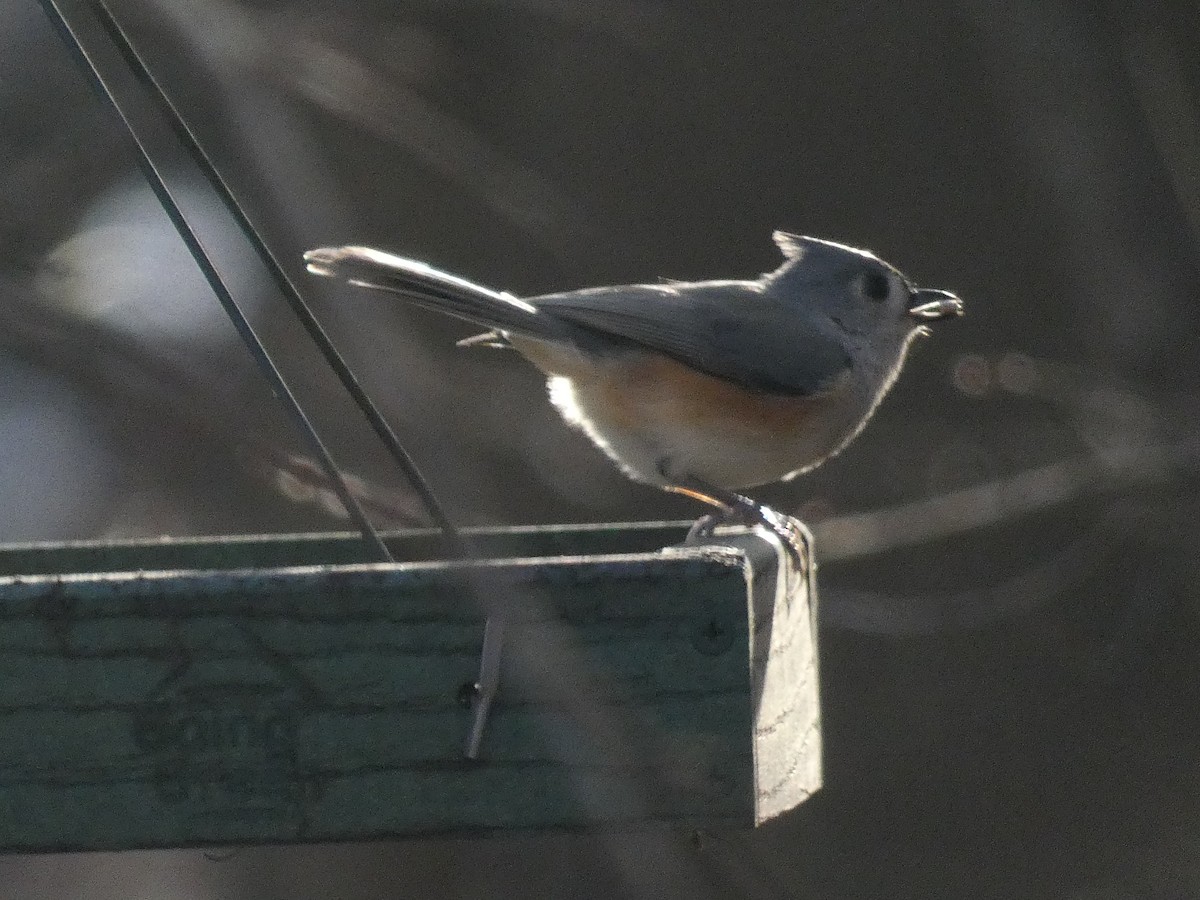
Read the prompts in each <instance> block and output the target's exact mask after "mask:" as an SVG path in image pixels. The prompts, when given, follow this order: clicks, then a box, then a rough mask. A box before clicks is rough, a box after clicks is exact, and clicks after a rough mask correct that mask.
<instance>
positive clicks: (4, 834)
mask: <svg viewBox="0 0 1200 900" xmlns="http://www.w3.org/2000/svg"><path fill="white" fill-rule="evenodd" d="M655 534H656V535H657V534H659V532H655ZM594 537H595V535H591V536H590V537H589V535H588V534H586V533H585V534H583V536H582V537H579V538H573V537H572V536H570V535H566V536H560V539H559V544H560V545H561V546H564V547H567V548H571V547H576V548H582V547H584V546H587V545H589V543H590V542H591V541H592V540H593V539H594ZM630 538H631V541H632V543H633V544H634V545H636V544H637V543H638V540H639V537H638V535H635V534H631V535H630ZM423 539H424V538H423V537H420V536H417V537H416V538H414V540H423ZM642 539H643V540H644V536H643V538H642ZM274 540H277V541H278V540H279V539H274ZM329 540H333V541H336V540H339V539H337V538H332V537H331V538H329ZM394 540H395V541H397V542H398V543H400V544H403V543H404V541H405V540H406V538H405V537H404V536H398V537H396V538H394ZM748 540H750V541H753V542H757V543H760V544H761V543H763V542H762V541H759V540H758V539H756V538H750V539H748ZM506 541H507V542H508V544H509V545H511V544H513V543H516V544H517V545H520V544H521V543H522V538H521V536H517V537H515V538H514V537H513V536H511V535H510V536H508V538H506ZM187 543H188V542H181V543H180V544H176V545H175V546H173V547H172V548H170V550H169V552H168V553H167V554H165V555H166V556H169V557H171V558H172V559H173V561H174V562H175V563H176V564H177V565H180V564H186V562H187V557H188V548H187V547H186V546H183V545H184V544H187ZM192 543H193V545H195V542H192ZM268 543H269V542H268ZM531 543H536V542H531ZM252 544H253V542H252V541H251V542H246V545H245V546H243V547H241V548H240V552H239V554H238V555H239V558H240V559H242V560H243V563H244V561H245V560H246V559H247V558H249V557H252V556H253V552H252V550H253V547H252ZM157 546H158V547H160V548H161V546H162V545H161V544H158V545H157ZM118 549H119V552H118V553H117V554H116V557H115V558H117V559H120V560H121V562H123V563H126V564H128V563H130V562H131V561H135V560H136V561H139V562H142V563H143V564H144V566H143V570H140V571H113V572H103V571H100V572H92V573H89V574H75V575H72V574H42V575H38V574H27V575H21V576H9V577H4V578H0V848H2V849H7V850H34V849H44V850H65V849H121V848H130V847H145V846H191V845H202V844H212V843H217V844H230V843H247V842H253V843H258V842H287V841H316V840H345V839H356V838H359V839H361V838H371V837H395V836H404V835H418V834H422V835H427V834H436V833H446V834H462V833H478V832H486V831H494V830H501V829H513V828H518V829H533V828H612V827H620V828H626V827H637V826H640V825H644V824H646V823H650V822H663V821H667V822H678V823H693V822H695V823H702V822H704V823H724V824H741V825H751V824H753V823H754V822H755V821H757V820H761V819H762V818H764V817H765V816H764V815H762V813H761V808H762V805H763V804H762V793H763V784H765V783H760V785H759V787H758V789H757V794H758V797H759V799H758V800H756V788H755V777H756V774H755V773H756V763H755V760H756V758H758V757H761V755H762V754H761V752H760V751H756V750H755V744H756V742H757V743H758V744H762V742H763V740H764V734H763V732H762V710H763V709H765V708H766V703H765V702H763V701H761V700H760V702H759V707H760V710H759V713H758V720H759V725H758V727H757V735H756V726H755V725H754V722H755V716H756V713H755V709H754V702H755V701H754V697H755V696H757V695H761V694H762V691H761V690H760V688H759V687H757V685H758V684H759V683H760V682H761V680H762V679H761V676H760V675H757V674H756V675H754V676H753V677H752V676H751V644H752V641H751V637H750V631H749V618H750V617H749V615H748V604H747V577H748V575H750V576H752V577H753V578H755V579H757V578H758V577H759V576H758V574H757V572H756V570H755V569H754V565H755V564H754V563H753V562H750V561H748V560H749V559H750V557H751V555H752V554H750V553H749V552H748V551H746V550H740V551H737V552H734V551H721V550H703V549H701V550H688V551H685V552H683V553H682V554H681V553H678V552H674V551H672V552H670V553H665V554H664V553H640V554H624V555H605V556H590V557H586V558H584V557H578V556H563V557H543V558H515V559H505V560H495V561H487V562H483V563H478V564H470V565H463V564H449V563H440V562H421V563H399V564H391V565H381V564H343V565H336V566H331V565H309V566H302V565H292V566H283V567H276V568H266V569H261V568H260V569H233V570H217V569H209V570H200V569H188V568H186V567H185V568H179V569H175V570H172V571H153V570H151V568H150V567H151V566H152V563H153V559H154V557H155V550H154V548H153V547H144V546H143V547H141V548H140V549H139V548H138V547H137V546H135V545H126V546H124V547H123V548H118ZM268 549H270V548H268ZM309 549H311V547H310V548H309ZM79 550H80V548H78V547H75V548H72V549H71V550H70V551H69V552H71V553H74V554H76V556H77V555H78V553H79ZM4 552H5V551H0V556H3V554H4ZM21 552H26V551H21ZM87 552H88V553H92V554H93V555H95V554H97V553H98V552H99V551H98V550H96V549H95V548H91V549H90V550H88V551H87ZM196 552H197V554H198V556H197V557H196V558H197V559H199V558H200V557H203V556H204V554H206V553H208V554H210V555H211V552H212V548H211V547H208V548H204V547H200V548H199V549H198V550H197V551H196ZM293 552H296V551H295V550H294V549H293ZM139 554H141V557H140V558H139ZM271 554H274V557H275V558H276V559H278V558H279V556H280V552H279V547H278V546H275V547H274V549H271V552H270V553H268V554H267V555H268V556H270V555H271ZM28 559H29V557H28V556H26V561H28ZM42 562H43V563H46V565H45V567H44V568H45V569H46V570H48V571H51V572H53V571H55V567H56V561H55V560H54V559H53V549H52V548H44V549H43V556H42ZM61 562H62V561H61V560H59V561H57V564H58V565H61ZM210 564H211V563H201V565H210ZM468 582H469V583H470V584H471V585H473V586H474V589H475V590H476V591H478V590H480V589H487V590H490V591H493V592H494V594H493V599H495V598H500V599H501V602H503V603H504V604H505V605H506V606H508V608H509V610H510V615H511V622H512V624H511V625H510V628H509V632H508V634H509V638H508V641H507V643H506V646H505V670H504V675H503V680H502V689H501V695H500V698H499V703H498V705H497V706H496V707H495V710H494V712H493V715H492V718H491V720H490V722H489V726H488V730H487V734H486V736H485V742H484V751H483V757H484V758H483V759H482V760H481V761H480V762H478V763H468V762H467V761H465V760H463V759H462V757H461V752H462V746H463V739H464V737H465V734H466V732H467V728H468V725H469V711H468V710H467V708H466V707H465V706H463V705H462V704H461V702H460V700H461V698H460V696H459V692H460V688H461V687H462V686H463V685H464V684H465V683H469V682H470V681H471V680H472V679H473V678H474V676H475V673H476V670H477V664H478V654H479V649H480V639H481V611H480V610H479V609H478V607H477V605H476V604H475V602H473V601H470V600H468V599H467V597H468V596H469V592H468V591H466V590H464V585H465V584H467V583H468ZM804 605H805V606H806V605H807V604H806V602H805V604H804ZM789 608H790V607H789ZM763 615H764V613H761V612H760V613H758V616H759V618H760V619H761V617H762V616H763ZM785 618H787V617H786V616H785ZM792 618H795V615H794V613H793V616H792ZM780 630H781V629H780V628H779V627H776V628H775V629H774V630H773V633H776V632H780ZM760 643H761V641H760ZM793 650H794V647H793V648H789V649H788V652H793ZM760 655H761V654H760ZM761 666H762V664H761V661H760V664H759V668H761ZM767 671H768V672H769V671H771V670H770V668H769V666H768V669H767ZM768 680H769V679H768ZM805 709H806V710H807V707H805ZM809 712H811V711H809ZM772 715H775V713H772ZM795 715H796V713H795V711H794V710H790V711H789V710H785V711H784V718H785V719H787V720H788V721H789V722H791V720H792V719H793V718H795ZM789 727H790V726H789ZM777 732H778V728H773V729H771V730H770V731H769V734H767V736H766V737H767V739H768V740H776V741H777V742H778V740H777V738H775V737H774V735H776V733H777ZM812 748H813V745H812V744H811V742H810V743H808V744H806V745H802V749H803V753H805V754H810V753H811V752H812ZM772 752H774V751H772ZM817 758H818V760H819V755H818V757H817ZM811 765H812V763H811V760H810V759H809V758H808V757H807V756H806V757H805V761H804V763H803V765H802V766H801V768H802V769H804V771H808V768H810V767H811ZM757 769H758V770H759V778H760V781H761V778H762V773H763V767H762V765H761V764H758V765H757ZM771 777H772V778H775V779H776V780H778V776H777V774H776V775H771ZM794 780H795V779H794V778H791V779H790V780H789V778H788V777H783V779H782V781H783V783H785V784H791V783H792V781H794ZM772 790H774V788H772ZM783 794H786V795H787V796H788V797H793V796H795V795H794V794H793V793H788V792H787V791H784V792H783ZM783 794H780V796H782V795H783ZM776 805H777V806H779V804H776ZM780 808H782V807H781V806H780Z"/></svg>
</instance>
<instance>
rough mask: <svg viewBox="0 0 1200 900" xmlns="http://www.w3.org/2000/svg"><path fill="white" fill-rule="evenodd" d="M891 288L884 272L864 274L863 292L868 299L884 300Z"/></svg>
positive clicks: (869, 271)
mask: <svg viewBox="0 0 1200 900" xmlns="http://www.w3.org/2000/svg"><path fill="white" fill-rule="evenodd" d="M890 288H891V284H889V282H888V277H887V276H886V275H884V274H883V273H882V272H880V271H878V270H873V269H872V270H868V271H866V272H863V276H862V292H863V295H864V296H865V297H867V298H868V299H871V300H883V299H884V298H886V297H887V295H888V290H889V289H890Z"/></svg>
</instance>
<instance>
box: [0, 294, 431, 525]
mask: <svg viewBox="0 0 1200 900" xmlns="http://www.w3.org/2000/svg"><path fill="white" fill-rule="evenodd" d="M0 296H3V298H4V302H3V303H0V349H2V350H4V351H6V352H9V353H12V354H13V355H15V356H19V357H21V358H24V359H26V360H28V361H29V362H31V363H33V364H34V365H37V366H39V367H41V368H43V369H45V370H46V371H51V372H54V373H56V374H58V375H60V376H62V377H64V378H66V379H68V380H69V381H71V382H72V383H74V384H75V386H76V388H77V389H78V390H79V391H80V392H81V393H83V394H86V395H91V396H94V397H97V398H98V399H101V400H102V401H104V402H105V405H106V406H107V407H108V408H109V409H110V410H111V413H112V416H113V417H114V419H115V421H116V422H118V423H119V424H122V425H124V426H126V427H127V430H128V431H129V432H130V433H133V434H139V433H146V431H148V430H149V429H150V428H155V429H161V428H163V427H166V428H168V429H169V430H171V431H173V432H175V433H177V434H179V436H180V438H181V440H183V441H186V442H188V443H199V444H200V445H202V446H203V447H204V448H205V452H206V453H208V454H213V455H218V456H225V457H227V458H228V459H229V461H230V464H231V465H236V466H237V467H238V468H239V469H240V470H241V471H243V472H244V473H246V474H248V475H250V476H251V477H253V478H255V479H256V480H258V481H259V482H260V483H262V484H264V486H267V487H269V488H270V489H271V490H273V491H275V492H277V493H278V495H279V496H281V497H284V498H286V499H287V500H289V501H291V502H305V503H313V504H315V505H316V506H317V507H318V508H319V509H320V510H321V511H322V512H323V513H324V514H327V515H332V516H334V517H336V518H339V519H344V518H345V510H344V509H343V508H342V507H341V505H340V503H338V502H337V498H336V495H335V494H334V493H333V491H332V488H330V487H329V486H328V484H327V479H325V478H324V476H323V474H322V473H321V472H320V469H319V467H318V466H317V465H316V464H315V463H314V462H313V461H312V460H309V459H307V458H305V457H304V456H302V455H300V454H297V453H295V452H294V451H292V450H289V449H286V448H285V447H284V445H282V444H280V443H279V442H278V440H277V439H275V438H273V437H272V436H270V435H269V433H268V432H267V431H265V430H264V429H263V426H262V425H261V424H260V423H259V422H256V421H253V420H251V419H250V418H249V417H248V416H246V415H244V414H243V415H239V414H238V412H237V410H236V409H235V408H231V406H230V404H229V403H228V401H227V399H226V398H225V397H224V396H222V395H221V393H220V392H218V391H216V390H214V389H212V388H211V387H209V386H208V385H207V384H206V383H205V382H204V381H202V380H201V379H200V378H197V377H196V376H195V375H193V374H192V373H191V372H190V371H189V369H188V367H187V366H186V365H181V364H175V363H172V362H171V361H169V360H167V359H165V358H164V357H163V356H162V354H161V352H155V351H154V350H152V349H147V348H145V347H143V346H141V345H140V344H139V343H138V342H137V341H136V340H134V339H131V338H129V337H127V336H125V335H122V334H120V333H117V332H109V331H105V330H103V329H98V328H97V326H96V325H95V323H94V322H87V321H79V320H76V319H74V318H72V317H71V316H69V315H65V314H63V313H61V312H58V311H56V310H54V309H52V308H51V307H49V306H48V305H46V304H45V303H42V302H40V301H39V300H38V299H36V297H35V296H34V292H33V291H32V290H31V289H30V288H28V287H27V286H26V285H24V284H23V283H22V282H21V281H19V280H17V279H14V278H12V277H10V276H3V275H0ZM347 483H348V485H349V487H350V489H351V492H352V493H354V494H355V495H356V497H357V499H358V500H359V502H360V503H362V504H363V505H364V506H365V507H367V509H368V510H369V511H371V512H372V513H373V514H374V515H376V516H378V517H380V518H382V519H384V520H385V521H387V522H388V523H389V524H393V525H396V524H405V525H411V524H419V523H423V522H424V521H425V519H424V517H423V516H422V515H421V513H420V504H419V503H418V502H417V500H416V498H415V497H412V496H409V495H408V494H404V493H400V492H398V491H394V490H390V489H386V488H383V487H381V486H379V485H371V486H367V485H366V484H365V483H364V482H363V481H362V480H361V479H359V478H356V477H354V476H349V477H348V478H347Z"/></svg>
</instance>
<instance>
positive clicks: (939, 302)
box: [908, 288, 963, 322]
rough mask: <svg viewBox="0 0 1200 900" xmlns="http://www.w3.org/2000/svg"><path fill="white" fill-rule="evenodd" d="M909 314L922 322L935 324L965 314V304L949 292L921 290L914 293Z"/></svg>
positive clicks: (929, 289)
mask: <svg viewBox="0 0 1200 900" xmlns="http://www.w3.org/2000/svg"><path fill="white" fill-rule="evenodd" d="M908 314H909V315H910V316H912V317H913V318H914V319H919V320H921V321H922V322H934V321H937V320H938V319H948V318H950V317H951V316H961V315H962V314H963V302H962V300H960V299H959V298H958V297H956V296H955V295H954V294H952V293H950V292H949V291H937V290H933V289H932V288H921V289H920V290H916V291H913V295H912V302H911V304H910V305H909V307H908Z"/></svg>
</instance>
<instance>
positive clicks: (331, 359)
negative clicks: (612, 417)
mask: <svg viewBox="0 0 1200 900" xmlns="http://www.w3.org/2000/svg"><path fill="white" fill-rule="evenodd" d="M93 5H94V6H95V7H96V15H97V18H98V19H99V20H100V23H101V25H102V26H103V27H104V29H105V30H106V31H107V32H108V33H109V36H110V37H111V38H112V40H113V43H114V44H115V45H116V46H117V49H118V50H119V51H120V52H121V55H122V56H124V57H125V60H126V62H127V63H128V65H129V67H130V69H131V70H132V71H133V72H134V74H135V75H136V76H137V77H138V79H139V80H140V81H141V82H143V83H144V84H145V85H146V87H147V88H148V89H149V90H150V92H151V93H152V94H153V95H154V97H155V99H156V100H157V101H158V103H159V104H160V105H161V106H162V109H163V113H164V115H165V116H166V118H167V119H168V121H170V123H171V125H172V127H173V129H174V131H175V135H176V137H177V138H178V139H179V141H180V143H182V144H183V146H184V147H185V149H186V150H187V151H188V153H189V154H190V155H191V157H192V159H193V160H194V161H195V163H196V165H197V166H199V167H200V170H201V171H202V172H203V173H204V176H205V177H206V178H207V179H208V181H209V183H210V184H211V185H212V187H213V189H214V190H215V191H216V192H217V195H218V196H219V197H220V198H221V201H222V202H223V203H224V204H225V208H226V209H227V210H228V211H229V213H230V215H232V216H233V218H234V221H235V222H236V223H237V225H238V227H239V228H240V229H241V231H242V234H243V235H244V236H245V237H246V239H247V240H248V241H249V242H250V245H251V246H252V247H253V248H254V251H255V252H256V253H257V254H258V257H259V259H261V260H262V262H263V265H264V266H266V268H267V271H268V272H270V273H271V277H272V278H274V280H275V283H276V284H277V285H278V287H279V289H280V291H281V292H282V293H283V296H284V298H285V299H286V300H287V302H288V305H289V306H290V307H291V309H292V312H293V313H294V314H295V315H296V317H297V318H298V319H299V320H300V323H301V324H302V325H303V326H304V329H305V330H306V331H307V332H308V335H309V337H310V338H311V339H312V341H313V343H314V344H316V346H317V348H318V349H319V350H320V352H321V355H322V356H323V357H324V358H325V362H326V363H328V365H329V367H330V368H331V369H332V370H333V372H334V374H335V375H336V376H337V377H338V380H340V381H341V383H342V386H343V387H344V388H345V389H346V391H347V393H349V394H350V397H351V398H352V399H353V400H354V402H355V404H356V405H357V406H358V408H359V409H360V410H361V411H362V414H363V415H364V416H365V417H366V419H367V421H368V422H369V423H370V425H371V428H372V429H373V430H374V431H375V434H376V435H377V436H378V437H379V439H380V441H382V442H383V445H384V446H385V447H386V448H387V450H388V452H389V453H390V454H391V456H392V458H393V459H394V460H395V462H396V464H397V465H398V466H399V467H400V469H401V470H402V471H403V472H404V476H405V477H406V478H407V479H408V481H409V483H410V484H411V485H412V487H413V489H414V490H415V491H416V492H417V495H418V496H419V497H420V499H421V503H422V504H423V505H424V506H425V509H426V510H427V511H428V513H429V516H430V518H431V519H433V522H434V524H435V525H436V526H437V527H438V528H440V529H441V530H442V532H443V533H444V534H445V536H446V537H447V539H448V540H449V542H450V543H451V544H452V545H453V550H454V552H455V555H465V552H464V548H463V546H462V542H461V539H460V536H459V534H458V531H457V529H456V528H455V527H454V525H453V524H452V523H451V521H450V519H449V517H448V516H447V515H446V512H445V510H444V509H443V508H442V505H441V503H440V502H439V501H438V499H437V497H436V496H435V495H434V492H433V488H432V487H430V485H429V482H428V481H427V480H426V478H425V476H424V475H423V474H422V473H421V470H420V469H419V468H418V466H417V463H416V461H415V460H414V459H413V458H412V456H411V455H410V454H409V453H408V451H407V450H405V449H404V446H403V445H402V444H401V443H400V439H399V438H398V437H397V436H396V433H395V431H394V430H393V429H392V427H391V426H390V425H389V424H388V422H387V420H386V419H384V417H383V415H382V413H380V411H379V409H378V407H376V405H375V404H374V402H372V400H371V398H370V397H368V396H367V393H366V391H364V390H363V388H362V385H361V384H360V383H359V380H358V377H357V376H356V375H355V374H354V372H353V371H352V370H351V369H350V367H349V365H348V364H347V363H346V360H345V358H344V357H343V356H342V354H341V353H340V352H338V349H337V348H336V347H335V346H334V344H333V341H332V340H330V338H329V335H328V333H327V332H326V331H325V329H324V327H323V326H322V325H321V323H320V322H319V321H318V320H317V317H316V316H315V315H314V314H313V312H312V310H311V309H310V308H309V306H308V304H307V303H305V302H304V298H303V297H302V296H301V294H300V291H299V289H298V288H297V287H296V284H295V282H294V281H293V280H292V279H291V278H290V277H289V276H288V274H287V272H286V271H285V270H284V268H283V266H282V265H281V264H280V262H279V259H278V258H277V257H276V255H275V254H274V253H273V252H272V251H271V249H270V248H269V247H268V246H267V245H266V242H265V241H263V239H262V238H261V237H260V236H259V233H258V230H257V229H255V227H254V225H253V224H252V223H251V222H250V219H249V217H248V216H247V215H246V212H245V210H244V208H243V207H242V205H241V203H239V202H238V200H237V197H236V196H235V195H234V193H233V190H232V189H231V188H230V186H229V184H228V182H227V181H226V180H225V179H224V177H223V176H222V175H221V173H220V172H219V171H218V170H217V167H216V165H215V164H214V163H213V161H212V159H211V158H210V157H209V155H208V154H207V153H206V152H205V150H204V148H203V147H202V146H201V145H200V141H199V140H198V139H197V137H196V134H195V132H194V131H192V129H191V127H190V126H189V125H188V124H187V122H186V120H185V119H184V118H183V116H182V115H181V114H180V112H179V110H178V108H177V107H176V106H175V104H174V103H172V102H171V98H170V97H169V96H168V95H167V92H166V91H165V90H164V89H163V87H162V85H161V84H160V83H159V82H158V80H157V79H156V78H155V77H154V75H153V74H152V73H151V72H150V68H149V66H147V65H146V63H145V61H144V60H143V59H142V57H141V56H140V54H138V52H137V50H136V49H135V48H134V46H133V42H132V41H130V40H129V37H128V35H126V33H125V31H124V30H123V29H122V28H121V26H120V24H119V23H118V22H117V20H116V18H115V17H114V16H113V14H112V12H111V11H110V10H109V9H108V6H107V5H106V4H105V3H104V2H103V0H93Z"/></svg>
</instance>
